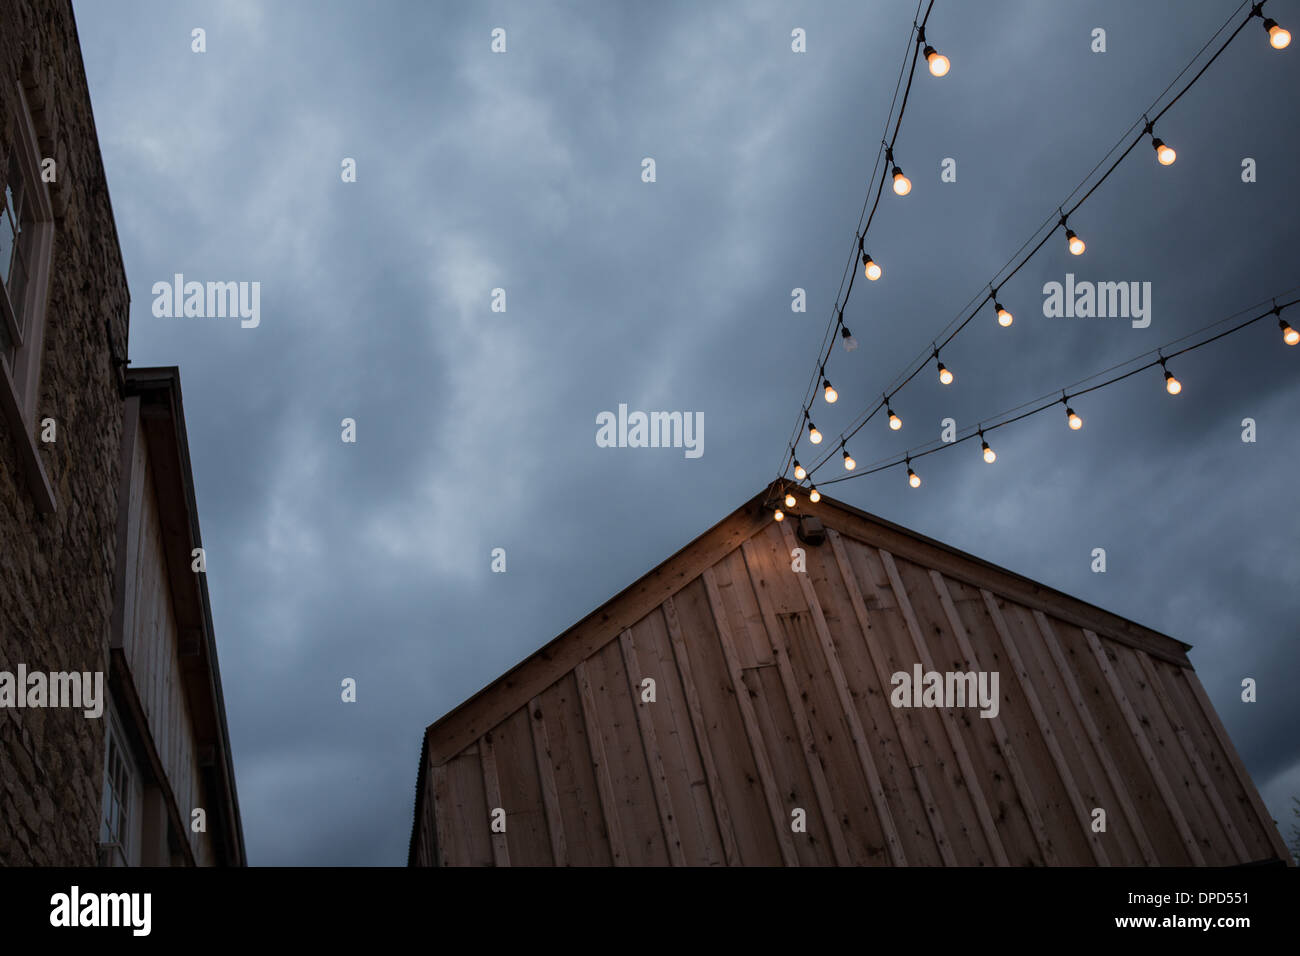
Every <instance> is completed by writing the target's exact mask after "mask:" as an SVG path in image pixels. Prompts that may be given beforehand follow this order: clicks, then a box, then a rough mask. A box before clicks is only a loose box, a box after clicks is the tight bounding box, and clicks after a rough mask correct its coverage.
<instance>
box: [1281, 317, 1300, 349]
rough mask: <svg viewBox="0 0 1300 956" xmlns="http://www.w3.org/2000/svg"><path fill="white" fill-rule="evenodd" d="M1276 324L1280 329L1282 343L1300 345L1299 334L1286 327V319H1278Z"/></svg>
mask: <svg viewBox="0 0 1300 956" xmlns="http://www.w3.org/2000/svg"><path fill="white" fill-rule="evenodd" d="M1277 324H1278V325H1279V326H1280V327H1281V328H1282V341H1283V342H1285V343H1286V344H1287V345H1300V332H1297V331H1296V330H1295V329H1293V328H1291V326H1289V325H1287V324H1286V319H1278V320H1277Z"/></svg>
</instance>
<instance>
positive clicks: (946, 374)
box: [939, 362, 953, 385]
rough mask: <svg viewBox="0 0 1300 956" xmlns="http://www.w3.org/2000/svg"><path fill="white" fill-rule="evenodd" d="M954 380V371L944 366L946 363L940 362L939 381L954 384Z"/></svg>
mask: <svg viewBox="0 0 1300 956" xmlns="http://www.w3.org/2000/svg"><path fill="white" fill-rule="evenodd" d="M952 380H953V374H952V372H950V371H948V369H947V368H945V367H944V364H943V363H942V362H940V363H939V381H940V382H942V383H943V384H944V385H951V384H952Z"/></svg>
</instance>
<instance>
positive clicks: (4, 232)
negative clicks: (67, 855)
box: [0, 186, 18, 286]
mask: <svg viewBox="0 0 1300 956" xmlns="http://www.w3.org/2000/svg"><path fill="white" fill-rule="evenodd" d="M17 237H18V218H17V214H16V213H15V211H14V195H13V191H12V190H10V188H9V187H8V186H5V191H4V207H3V208H0V281H3V282H4V284H5V285H6V286H8V285H9V262H10V260H11V259H13V256H14V252H15V251H16V249H17V247H18V242H17Z"/></svg>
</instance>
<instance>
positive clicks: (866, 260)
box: [862, 253, 885, 282]
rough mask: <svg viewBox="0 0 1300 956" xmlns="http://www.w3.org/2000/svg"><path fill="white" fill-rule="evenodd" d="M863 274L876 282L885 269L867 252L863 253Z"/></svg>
mask: <svg viewBox="0 0 1300 956" xmlns="http://www.w3.org/2000/svg"><path fill="white" fill-rule="evenodd" d="M862 274H863V275H865V276H866V277H867V278H868V279H870V280H871V281H872V282H875V281H876V280H877V279H879V278H880V277H881V276H882V275H884V274H885V270H884V269H882V268H880V265H879V264H878V263H877V262H875V261H874V260H872V258H871V256H869V255H867V254H866V253H863V254H862Z"/></svg>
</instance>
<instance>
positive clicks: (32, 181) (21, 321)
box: [0, 85, 54, 511]
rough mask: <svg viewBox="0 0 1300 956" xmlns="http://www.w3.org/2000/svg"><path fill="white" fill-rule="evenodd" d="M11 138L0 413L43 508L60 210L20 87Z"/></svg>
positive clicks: (50, 504) (5, 172)
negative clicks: (43, 406)
mask: <svg viewBox="0 0 1300 956" xmlns="http://www.w3.org/2000/svg"><path fill="white" fill-rule="evenodd" d="M15 91H16V96H15V98H14V102H15V103H16V104H17V110H18V115H17V116H14V117H11V120H12V122H10V124H9V126H10V128H11V129H13V131H14V135H13V137H12V142H11V143H9V144H7V149H6V144H0V149H5V150H6V151H5V152H4V154H3V155H0V413H3V414H4V415H5V416H6V417H7V418H8V419H9V420H10V425H11V426H12V428H13V431H14V433H15V438H16V440H17V442H18V444H19V446H20V447H19V449H18V452H19V455H20V457H21V458H22V460H23V464H24V470H25V471H26V472H27V474H28V476H29V479H30V482H31V485H32V488H33V489H34V491H36V493H37V500H38V507H39V509H40V510H42V511H52V510H54V493H53V489H52V488H51V486H50V484H49V481H48V479H47V478H46V476H45V469H44V466H43V465H42V464H41V461H40V456H39V455H38V454H37V451H36V437H35V436H36V434H37V408H36V405H37V402H38V401H39V399H40V377H41V346H42V343H43V340H44V337H45V304H46V295H47V292H48V289H49V282H50V261H51V251H52V248H53V244H54V211H53V207H52V206H51V204H50V193H49V188H48V186H47V184H46V183H44V182H43V181H42V180H41V156H40V146H39V144H38V141H37V135H36V127H35V125H34V124H33V122H32V114H31V110H30V108H29V107H28V105H27V98H26V96H25V95H24V94H23V90H22V86H21V85H16V86H15Z"/></svg>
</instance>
